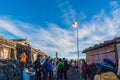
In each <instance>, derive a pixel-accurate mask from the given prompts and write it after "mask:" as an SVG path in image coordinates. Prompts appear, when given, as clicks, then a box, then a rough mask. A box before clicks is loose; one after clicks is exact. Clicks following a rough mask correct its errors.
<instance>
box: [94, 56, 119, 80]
mask: <svg viewBox="0 0 120 80" xmlns="http://www.w3.org/2000/svg"><path fill="white" fill-rule="evenodd" d="M97 66H98V68H99V69H98V73H97V74H96V75H95V77H94V80H120V79H118V77H117V75H116V69H115V64H114V62H113V61H112V60H110V59H107V58H105V59H103V61H102V62H99V63H97Z"/></svg>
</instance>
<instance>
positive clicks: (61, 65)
mask: <svg viewBox="0 0 120 80" xmlns="http://www.w3.org/2000/svg"><path fill="white" fill-rule="evenodd" d="M56 71H57V72H63V63H62V62H61V61H58V63H57V65H56Z"/></svg>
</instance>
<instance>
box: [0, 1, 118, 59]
mask: <svg viewBox="0 0 120 80" xmlns="http://www.w3.org/2000/svg"><path fill="white" fill-rule="evenodd" d="M73 22H77V23H78V28H79V51H80V58H85V54H83V53H82V50H84V49H86V48H88V47H90V46H94V45H95V44H98V43H101V42H104V41H105V40H111V39H113V38H114V37H116V36H117V37H118V36H120V28H119V26H120V1H119V0H0V35H1V36H4V37H5V38H7V39H24V38H27V39H28V41H29V42H30V44H31V46H32V47H34V48H36V49H40V50H41V51H43V52H45V53H46V54H48V55H50V56H52V57H55V53H56V52H58V56H59V57H61V58H62V57H66V58H69V59H70V58H74V59H77V48H76V46H77V44H76V43H77V39H76V29H75V28H73V27H72V23H73Z"/></svg>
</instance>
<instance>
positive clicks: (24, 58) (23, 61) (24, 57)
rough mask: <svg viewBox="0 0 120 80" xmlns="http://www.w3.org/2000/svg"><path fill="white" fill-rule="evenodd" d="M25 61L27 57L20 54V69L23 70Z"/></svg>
mask: <svg viewBox="0 0 120 80" xmlns="http://www.w3.org/2000/svg"><path fill="white" fill-rule="evenodd" d="M26 61H27V56H26V54H25V52H24V53H22V54H21V55H20V63H21V64H22V67H23V68H24V67H25V64H26Z"/></svg>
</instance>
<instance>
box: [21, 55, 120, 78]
mask: <svg viewBox="0 0 120 80" xmlns="http://www.w3.org/2000/svg"><path fill="white" fill-rule="evenodd" d="M26 58H27V56H26V55H25V53H23V54H21V55H20V62H21V64H22V66H23V68H24V67H25V65H26V60H27V59H26ZM79 67H80V68H79ZM70 69H74V70H75V72H79V71H78V70H80V79H81V80H119V78H118V76H117V69H116V67H115V63H114V62H113V61H112V60H110V59H107V58H105V59H103V60H102V61H101V62H98V63H96V64H90V65H88V64H87V63H86V61H85V60H84V59H82V60H81V63H80V65H79V64H78V60H73V59H72V60H69V61H68V60H67V59H65V58H54V59H53V58H51V57H50V56H49V57H48V56H46V57H44V56H43V55H38V56H37V59H36V61H35V62H34V70H35V76H36V77H35V78H36V79H35V80H68V76H67V72H68V70H70Z"/></svg>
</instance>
